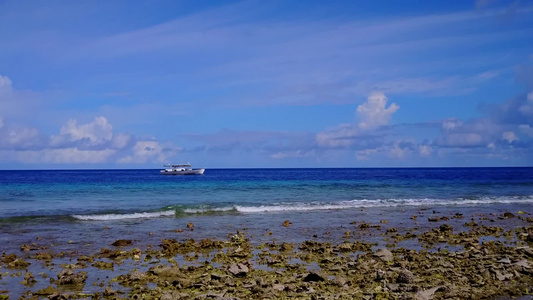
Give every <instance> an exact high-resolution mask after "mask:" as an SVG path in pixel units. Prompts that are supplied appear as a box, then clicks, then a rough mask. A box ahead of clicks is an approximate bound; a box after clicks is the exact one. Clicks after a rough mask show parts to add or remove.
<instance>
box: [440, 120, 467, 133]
mask: <svg viewBox="0 0 533 300" xmlns="http://www.w3.org/2000/svg"><path fill="white" fill-rule="evenodd" d="M463 124H464V123H463V121H461V120H459V119H456V118H450V119H447V120H444V121H442V129H444V130H445V131H450V130H454V129H456V128H459V127H462V126H463Z"/></svg>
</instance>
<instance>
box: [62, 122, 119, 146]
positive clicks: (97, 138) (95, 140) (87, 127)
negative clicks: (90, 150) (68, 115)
mask: <svg viewBox="0 0 533 300" xmlns="http://www.w3.org/2000/svg"><path fill="white" fill-rule="evenodd" d="M61 134H63V135H68V136H69V137H70V140H71V141H78V140H82V139H89V141H90V144H91V145H98V144H102V143H104V142H108V141H110V140H111V139H112V138H113V126H111V124H110V123H109V122H108V121H107V119H106V118H104V117H97V118H95V119H94V121H92V122H91V123H89V124H84V125H78V122H77V121H76V120H73V119H71V120H69V121H68V122H67V124H66V125H65V126H63V127H62V128H61Z"/></svg>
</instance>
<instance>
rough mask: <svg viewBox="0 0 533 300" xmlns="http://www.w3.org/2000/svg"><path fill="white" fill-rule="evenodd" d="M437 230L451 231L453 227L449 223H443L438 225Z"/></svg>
mask: <svg viewBox="0 0 533 300" xmlns="http://www.w3.org/2000/svg"><path fill="white" fill-rule="evenodd" d="M439 230H440V231H442V232H445V231H453V227H452V226H451V225H449V224H443V225H440V227H439Z"/></svg>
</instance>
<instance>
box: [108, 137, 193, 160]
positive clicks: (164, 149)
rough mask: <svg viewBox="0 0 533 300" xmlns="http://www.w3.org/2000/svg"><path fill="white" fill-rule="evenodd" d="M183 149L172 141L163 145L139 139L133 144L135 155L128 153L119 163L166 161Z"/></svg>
mask: <svg viewBox="0 0 533 300" xmlns="http://www.w3.org/2000/svg"><path fill="white" fill-rule="evenodd" d="M181 150H183V149H182V148H180V147H175V146H174V145H172V144H171V143H168V144H166V145H162V144H160V143H158V142H157V141H138V142H136V143H135V145H134V146H133V155H128V156H125V157H122V158H121V159H119V161H118V162H119V163H146V162H159V163H165V162H169V161H168V160H169V159H170V158H171V157H172V156H174V155H176V154H177V153H178V152H180V151H181Z"/></svg>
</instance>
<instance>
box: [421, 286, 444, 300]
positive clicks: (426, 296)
mask: <svg viewBox="0 0 533 300" xmlns="http://www.w3.org/2000/svg"><path fill="white" fill-rule="evenodd" d="M444 288H445V287H443V286H436V287H434V288H430V289H428V290H423V291H420V292H418V293H416V295H415V299H416V300H431V299H433V296H434V295H435V293H436V292H437V291H439V290H442V289H444Z"/></svg>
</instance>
